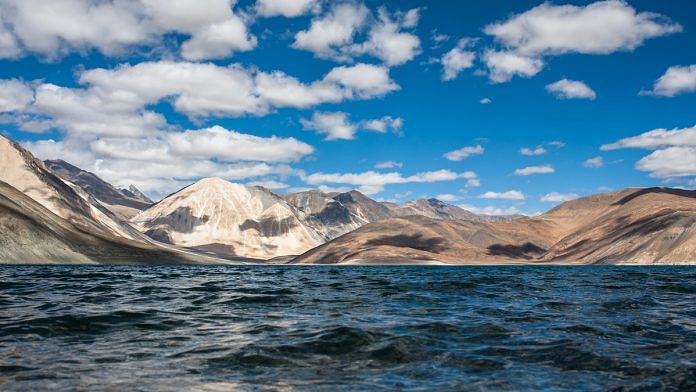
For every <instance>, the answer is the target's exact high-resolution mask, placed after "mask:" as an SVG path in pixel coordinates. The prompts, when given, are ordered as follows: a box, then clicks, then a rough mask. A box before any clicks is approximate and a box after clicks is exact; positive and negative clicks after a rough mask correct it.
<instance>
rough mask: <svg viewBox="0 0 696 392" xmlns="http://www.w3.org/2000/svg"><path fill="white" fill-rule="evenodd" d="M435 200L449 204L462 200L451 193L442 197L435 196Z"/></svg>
mask: <svg viewBox="0 0 696 392" xmlns="http://www.w3.org/2000/svg"><path fill="white" fill-rule="evenodd" d="M435 198H436V199H438V200H440V201H444V202H448V201H457V200H459V199H460V197H459V196H457V195H453V194H451V193H443V194H441V195H437V196H435Z"/></svg>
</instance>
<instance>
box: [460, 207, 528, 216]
mask: <svg viewBox="0 0 696 392" xmlns="http://www.w3.org/2000/svg"><path fill="white" fill-rule="evenodd" d="M459 208H462V209H465V210H467V211H469V212H473V213H474V214H476V215H493V216H503V215H521V214H522V212H521V211H520V210H519V209H518V208H517V207H514V206H513V207H507V208H501V207H495V206H485V207H477V206H473V205H471V204H460V205H459Z"/></svg>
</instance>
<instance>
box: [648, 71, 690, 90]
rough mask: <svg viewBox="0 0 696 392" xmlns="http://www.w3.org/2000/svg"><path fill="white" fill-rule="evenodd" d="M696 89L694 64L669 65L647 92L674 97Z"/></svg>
mask: <svg viewBox="0 0 696 392" xmlns="http://www.w3.org/2000/svg"><path fill="white" fill-rule="evenodd" d="M694 91H696V65H689V66H684V67H683V66H674V67H669V68H668V69H667V72H665V74H664V75H662V76H660V78H659V79H657V80H656V81H655V85H654V86H653V89H652V91H651V92H648V93H649V94H650V93H651V94H655V95H660V96H663V97H674V96H675V95H679V94H684V93H693V92H694Z"/></svg>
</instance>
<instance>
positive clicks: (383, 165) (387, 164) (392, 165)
mask: <svg viewBox="0 0 696 392" xmlns="http://www.w3.org/2000/svg"><path fill="white" fill-rule="evenodd" d="M403 166H404V164H403V163H401V162H395V161H384V162H377V164H376V165H375V169H397V168H398V169H401V168H402V167H403Z"/></svg>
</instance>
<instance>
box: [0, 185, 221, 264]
mask: <svg viewBox="0 0 696 392" xmlns="http://www.w3.org/2000/svg"><path fill="white" fill-rule="evenodd" d="M73 221H74V220H73ZM0 233H1V234H0V263H24V264H26V263H30V264H31V263H41V264H53V263H60V264H92V263H106V264H110V263H115V264H153V263H156V264H172V263H173V264H181V263H206V264H210V263H216V262H222V260H216V259H212V258H208V257H203V256H200V255H195V254H192V253H190V252H185V251H181V250H176V249H167V248H164V247H161V246H158V245H157V244H153V243H148V242H141V241H134V240H130V239H126V238H123V237H117V236H113V235H108V234H105V233H103V232H100V231H95V230H88V229H87V228H86V227H85V226H84V225H82V224H79V225H76V224H73V223H71V222H69V221H68V220H66V219H63V218H61V217H60V216H58V215H56V214H54V213H53V212H51V211H49V210H48V209H47V208H46V207H44V206H43V205H41V204H40V203H38V202H37V201H35V200H34V199H32V198H31V197H29V196H27V195H25V194H24V193H22V192H20V191H18V190H17V189H16V188H14V187H12V186H10V185H8V184H7V183H5V182H2V181H0Z"/></svg>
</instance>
